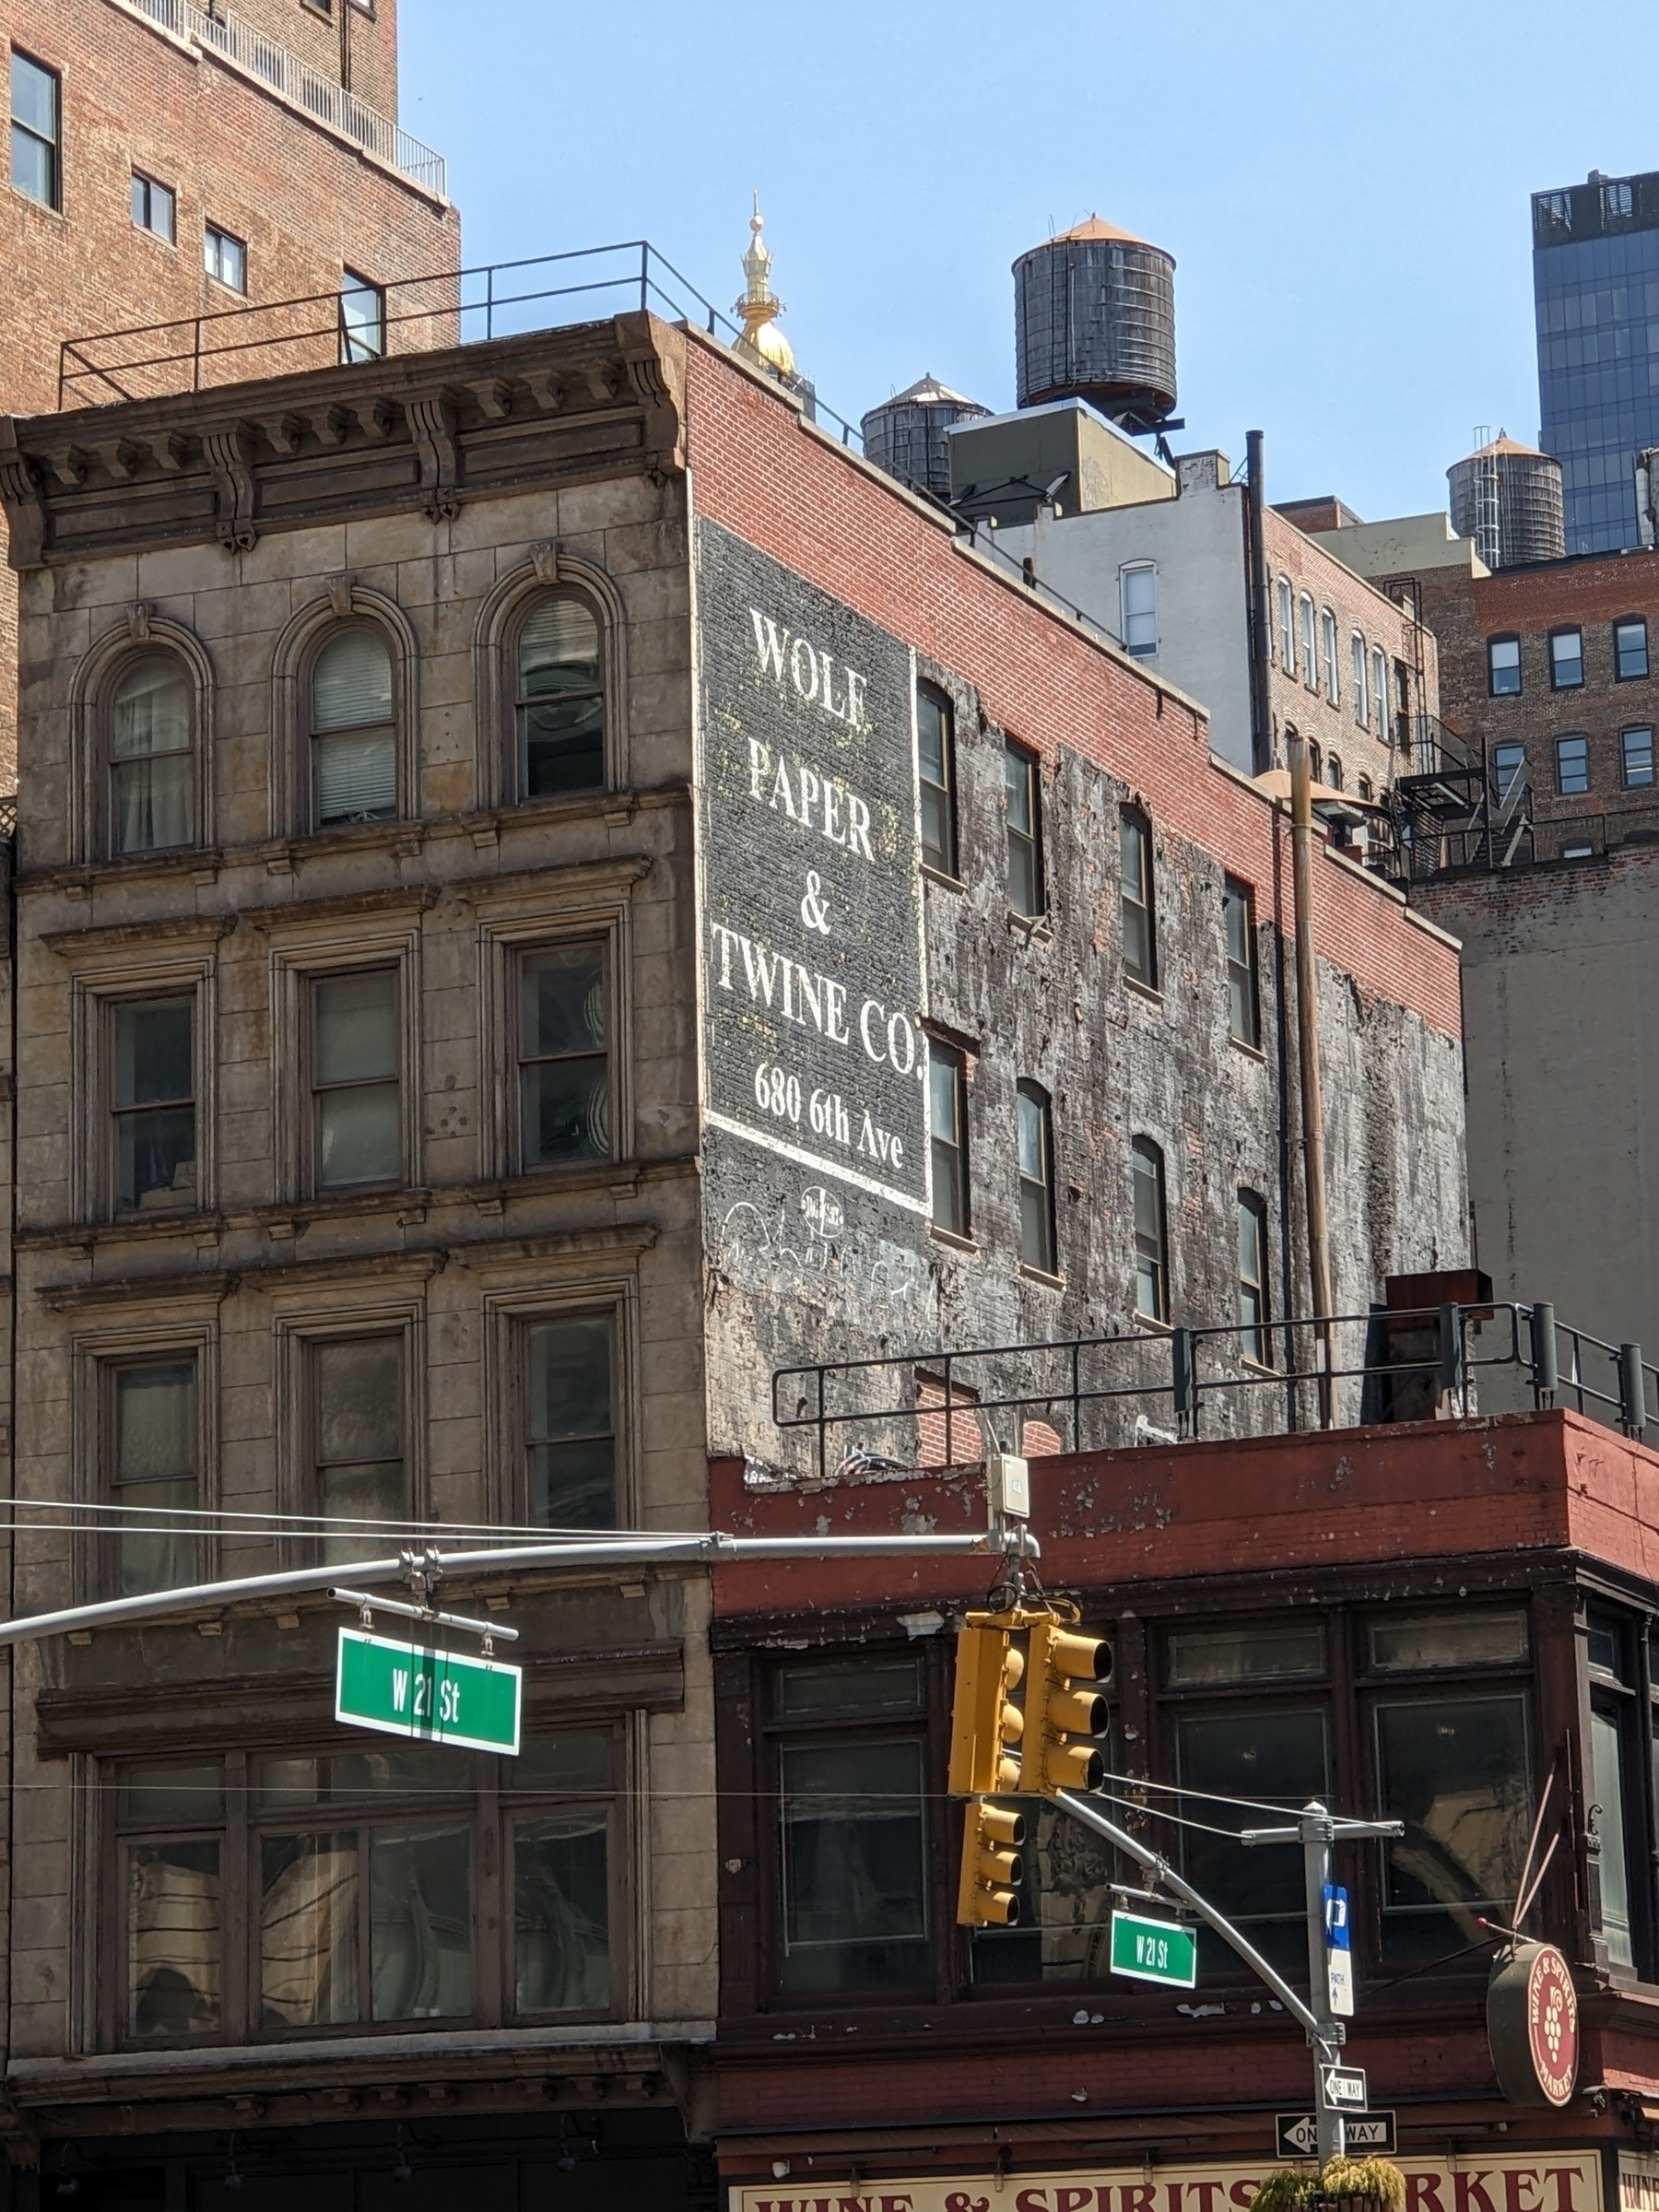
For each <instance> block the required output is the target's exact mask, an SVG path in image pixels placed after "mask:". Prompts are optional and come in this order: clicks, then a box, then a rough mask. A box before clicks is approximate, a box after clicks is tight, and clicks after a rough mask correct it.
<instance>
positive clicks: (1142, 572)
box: [1118, 561, 1158, 660]
mask: <svg viewBox="0 0 1659 2212" xmlns="http://www.w3.org/2000/svg"><path fill="white" fill-rule="evenodd" d="M1118 589H1119V591H1120V593H1121V594H1122V597H1123V618H1124V652H1125V653H1134V655H1135V658H1136V659H1137V660H1149V659H1151V657H1152V656H1153V655H1154V654H1155V653H1157V651H1158V571H1157V569H1156V568H1155V567H1154V565H1153V564H1152V562H1151V561H1137V562H1136V563H1135V566H1134V567H1133V568H1126V569H1122V570H1120V571H1118Z"/></svg>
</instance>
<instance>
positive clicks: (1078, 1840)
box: [952, 1753, 1139, 1983]
mask: <svg viewBox="0 0 1659 2212" xmlns="http://www.w3.org/2000/svg"><path fill="white" fill-rule="evenodd" d="M1107 1764H1108V1766H1111V1767H1115V1766H1116V1765H1117V1761H1116V1759H1114V1758H1113V1757H1112V1755H1111V1754H1110V1753H1109V1754H1108V1755H1107ZM1013 1802H1014V1804H1015V1805H1016V1806H1017V1807H1018V1811H1019V1812H1020V1814H1021V1815H1022V1816H1023V1818H1024V1820H1025V1832H1026V1841H1025V1842H1024V1844H1023V1845H1022V1846H1021V1848H1020V1853H1019V1856H1020V1862H1021V1868H1022V1872H1023V1876H1024V1878H1023V1880H1022V1881H1021V1882H1020V1883H1019V1884H1018V1889H1017V1891H1016V1894H1017V1895H1018V1899H1019V1919H1018V1924H1016V1925H1015V1926H1014V1927H1012V1928H981V1929H977V1930H976V1931H975V1933H974V1935H973V1979H974V1981H975V1982H976V1983H1011V1982H1077V1981H1088V1982H1093V1981H1098V1980H1101V1979H1103V1978H1104V1977H1105V1976H1106V1975H1107V1974H1108V1973H1109V1972H1110V1971H1111V1966H1110V1961H1111V1952H1112V1902H1113V1900H1112V1890H1111V1885H1112V1881H1113V1879H1114V1878H1116V1879H1118V1880H1122V1879H1123V1875H1122V1872H1121V1869H1120V1867H1119V1866H1118V1865H1114V1863H1113V1853H1112V1847H1111V1845H1110V1844H1109V1843H1107V1842H1105V1841H1103V1839H1101V1838H1100V1837H1099V1836H1095V1835H1092V1834H1091V1833H1090V1832H1089V1830H1088V1829H1086V1828H1085V1827H1083V1825H1082V1823H1081V1822H1080V1821H1077V1820H1074V1819H1073V1818H1072V1817H1071V1815H1070V1814H1069V1813H1067V1812H1065V1810H1064V1809H1063V1808H1062V1807H1061V1806H1057V1805H1053V1804H1051V1803H1050V1801H1049V1800H1048V1799H1047V1798H1043V1797H1021V1798H1018V1799H1016V1800H1014V1801H1013ZM955 1809H956V1808H955V1807H954V1806H953V1808H952V1810H953V1811H954V1810H955ZM1137 1886H1139V1885H1138V1877H1137Z"/></svg>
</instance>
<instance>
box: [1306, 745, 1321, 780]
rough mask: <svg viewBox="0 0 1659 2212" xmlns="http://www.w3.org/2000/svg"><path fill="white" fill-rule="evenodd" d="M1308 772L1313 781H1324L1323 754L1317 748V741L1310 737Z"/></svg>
mask: <svg viewBox="0 0 1659 2212" xmlns="http://www.w3.org/2000/svg"><path fill="white" fill-rule="evenodd" d="M1308 773H1309V775H1310V776H1311V777H1312V779H1313V781H1314V782H1315V783H1323V782H1324V754H1323V753H1322V752H1321V751H1320V749H1319V745H1318V741H1317V740H1316V739H1315V738H1312V737H1310V738H1309V740H1308Z"/></svg>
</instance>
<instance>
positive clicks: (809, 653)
mask: <svg viewBox="0 0 1659 2212" xmlns="http://www.w3.org/2000/svg"><path fill="white" fill-rule="evenodd" d="M803 659H805V661H806V675H805V676H803V675H802V674H801V664H802V661H803ZM789 680H790V682H791V683H792V684H793V685H794V688H795V689H796V690H797V691H798V692H799V694H800V695H801V697H802V698H803V699H804V700H806V703H807V705H808V706H810V705H811V704H812V701H813V700H815V699H816V698H817V697H818V654H817V653H815V652H814V651H813V649H812V647H811V646H810V645H809V644H808V643H807V641H806V639H805V638H796V639H795V641H794V643H793V644H792V645H791V646H790V648H789Z"/></svg>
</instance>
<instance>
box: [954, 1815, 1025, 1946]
mask: <svg viewBox="0 0 1659 2212" xmlns="http://www.w3.org/2000/svg"><path fill="white" fill-rule="evenodd" d="M963 1810H964V1811H965V1813H966V1814H967V1818H966V1820H965V1821H964V1822H963V1824H962V1875H961V1880H960V1881H959V1884H958V1887H957V1918H958V1920H959V1921H960V1923H961V1924H962V1925H963V1927H965V1928H1011V1927H1014V1926H1015V1925H1016V1924H1018V1919H1019V1894H1018V1893H1019V1884H1020V1879H1021V1875H1022V1872H1023V1868H1022V1865H1021V1861H1020V1856H1019V1846H1020V1845H1021V1844H1022V1843H1023V1842H1024V1841H1025V1822H1024V1821H1023V1820H1022V1819H1021V1818H1020V1817H1019V1815H1018V1813H1015V1812H1010V1811H1008V1810H1007V1808H1006V1806H1000V1805H987V1804H985V1802H984V1801H983V1799H982V1798H978V1797H975V1798H972V1799H971V1800H970V1802H969V1803H968V1804H967V1805H966V1806H964V1807H963Z"/></svg>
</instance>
